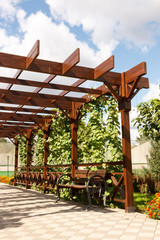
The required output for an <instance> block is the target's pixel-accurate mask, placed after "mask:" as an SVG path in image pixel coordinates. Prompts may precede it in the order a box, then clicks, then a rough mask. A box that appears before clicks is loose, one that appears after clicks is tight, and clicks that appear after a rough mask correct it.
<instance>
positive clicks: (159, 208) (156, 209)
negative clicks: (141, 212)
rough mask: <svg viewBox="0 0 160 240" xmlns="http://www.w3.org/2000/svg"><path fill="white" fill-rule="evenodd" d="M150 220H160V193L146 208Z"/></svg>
mask: <svg viewBox="0 0 160 240" xmlns="http://www.w3.org/2000/svg"><path fill="white" fill-rule="evenodd" d="M145 210H146V213H147V214H148V216H149V218H153V219H160V193H156V194H155V197H154V198H153V200H151V201H150V202H149V203H148V204H147V206H146V207H145Z"/></svg>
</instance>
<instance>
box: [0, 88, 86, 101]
mask: <svg viewBox="0 0 160 240" xmlns="http://www.w3.org/2000/svg"><path fill="white" fill-rule="evenodd" d="M0 94H3V95H4V96H1V97H3V98H4V97H5V96H6V97H10V96H11V97H12V96H15V97H21V98H22V99H24V98H26V97H28V98H37V99H50V100H52V99H53V100H61V101H66V102H67V101H74V102H83V103H84V102H86V99H83V98H76V97H63V96H59V95H51V94H43V93H33V92H23V91H16V90H5V89H0ZM29 100H30V99H29Z"/></svg>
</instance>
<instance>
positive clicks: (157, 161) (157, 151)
mask: <svg viewBox="0 0 160 240" xmlns="http://www.w3.org/2000/svg"><path fill="white" fill-rule="evenodd" d="M147 162H148V166H149V169H150V172H151V176H152V178H153V179H155V180H156V181H159V180H160V141H157V142H156V141H151V149H150V155H149V156H148V157H147Z"/></svg>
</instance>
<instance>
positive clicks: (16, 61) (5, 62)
mask: <svg viewBox="0 0 160 240" xmlns="http://www.w3.org/2000/svg"><path fill="white" fill-rule="evenodd" d="M25 62H26V57H23V56H18V55H13V54H7V53H0V66H2V67H9V68H16V69H17V68H18V69H21V70H28V71H33V72H41V73H48V74H51V75H63V74H62V63H58V62H53V61H47V60H41V59H35V61H34V62H33V63H32V64H31V66H30V67H29V68H28V69H26V67H25ZM142 65H143V66H142V67H144V64H142ZM128 73H129V74H130V72H128V71H127V74H128ZM139 73H140V75H141V74H142V70H140V72H139ZM139 73H138V74H139ZM120 75H121V74H120V73H116V72H107V73H105V74H104V75H103V76H100V77H98V78H97V79H96V81H102V82H108V83H110V84H112V85H115V86H116V85H118V86H119V85H121V76H120ZM64 76H68V77H75V78H80V79H90V80H94V69H93V68H87V67H82V66H73V67H72V68H71V69H69V70H68V71H67V72H66V73H65V74H64ZM133 80H134V79H133V75H132V77H131V79H130V80H129V81H133Z"/></svg>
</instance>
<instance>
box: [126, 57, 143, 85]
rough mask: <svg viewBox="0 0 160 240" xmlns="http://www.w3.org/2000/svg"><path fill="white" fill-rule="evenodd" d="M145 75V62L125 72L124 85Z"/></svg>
mask: <svg viewBox="0 0 160 240" xmlns="http://www.w3.org/2000/svg"><path fill="white" fill-rule="evenodd" d="M146 73H147V65H146V62H142V63H140V64H138V65H136V66H135V67H133V68H131V69H130V70H128V71H126V72H125V81H126V83H129V82H132V81H134V80H135V79H136V78H138V77H141V76H143V75H145V74H146Z"/></svg>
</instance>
